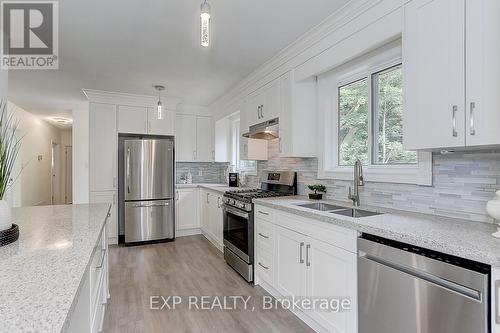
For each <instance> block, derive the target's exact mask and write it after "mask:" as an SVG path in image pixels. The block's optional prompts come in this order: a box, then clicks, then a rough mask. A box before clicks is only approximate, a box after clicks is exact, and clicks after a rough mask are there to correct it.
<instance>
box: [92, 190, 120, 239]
mask: <svg viewBox="0 0 500 333" xmlns="http://www.w3.org/2000/svg"><path fill="white" fill-rule="evenodd" d="M90 203H108V204H111V210H110V212H109V213H110V216H109V217H108V222H107V223H106V229H107V230H106V234H107V235H108V242H109V244H118V217H117V216H118V209H117V205H116V203H117V193H116V191H99V192H90Z"/></svg>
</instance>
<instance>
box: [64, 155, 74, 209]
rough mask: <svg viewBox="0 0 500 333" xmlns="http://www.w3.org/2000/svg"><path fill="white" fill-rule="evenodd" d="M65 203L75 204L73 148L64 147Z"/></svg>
mask: <svg viewBox="0 0 500 333" xmlns="http://www.w3.org/2000/svg"><path fill="white" fill-rule="evenodd" d="M64 203H65V204H66V205H71V204H72V203H73V147H72V146H66V147H64Z"/></svg>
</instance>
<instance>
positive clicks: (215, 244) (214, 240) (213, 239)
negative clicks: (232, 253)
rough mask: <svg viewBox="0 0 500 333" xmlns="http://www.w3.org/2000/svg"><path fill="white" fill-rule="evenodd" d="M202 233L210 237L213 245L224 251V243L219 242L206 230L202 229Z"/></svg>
mask: <svg viewBox="0 0 500 333" xmlns="http://www.w3.org/2000/svg"><path fill="white" fill-rule="evenodd" d="M201 234H202V235H203V236H204V237H205V238H206V239H208V241H209V242H210V243H212V245H213V246H215V247H216V248H217V249H218V250H219V251H220V252H223V251H224V246H223V245H222V244H219V242H217V240H216V239H215V238H213V237H212V236H211V235H210V234H209V233H207V232H205V231H203V230H202V231H201Z"/></svg>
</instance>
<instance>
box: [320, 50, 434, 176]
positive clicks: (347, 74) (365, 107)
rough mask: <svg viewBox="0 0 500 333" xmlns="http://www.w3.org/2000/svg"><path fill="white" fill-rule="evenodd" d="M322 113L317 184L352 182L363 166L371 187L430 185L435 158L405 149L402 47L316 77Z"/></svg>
mask: <svg viewBox="0 0 500 333" xmlns="http://www.w3.org/2000/svg"><path fill="white" fill-rule="evenodd" d="M318 108H319V115H320V117H322V120H321V122H320V123H321V124H323V125H322V127H320V137H321V138H322V139H321V141H320V144H321V151H322V154H321V156H320V159H319V161H318V177H319V178H324V179H342V180H352V172H353V170H352V166H353V165H354V163H355V162H356V160H360V161H361V162H362V164H363V169H364V175H365V179H366V180H367V181H376V182H394V183H407V184H421V185H431V184H432V154H431V153H428V152H418V153H417V152H413V151H407V150H405V149H404V145H403V108H404V106H403V66H402V64H401V44H400V42H399V44H398V42H397V41H396V42H391V44H388V45H387V46H385V47H382V48H380V49H377V50H375V51H372V52H370V53H367V54H365V55H363V56H361V57H359V58H357V59H355V60H353V61H351V62H349V63H347V64H344V65H341V66H338V67H337V68H335V69H333V70H332V71H330V72H327V73H325V74H322V75H320V76H318Z"/></svg>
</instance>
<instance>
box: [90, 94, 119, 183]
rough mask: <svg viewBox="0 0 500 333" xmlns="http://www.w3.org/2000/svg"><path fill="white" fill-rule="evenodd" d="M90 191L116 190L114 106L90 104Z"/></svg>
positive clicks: (116, 151)
mask: <svg viewBox="0 0 500 333" xmlns="http://www.w3.org/2000/svg"><path fill="white" fill-rule="evenodd" d="M89 128H90V133H89V134H90V142H89V151H90V156H89V168H90V170H89V174H90V191H91V192H92V191H114V190H116V189H117V155H118V150H117V134H116V106H115V105H111V104H100V103H90V118H89Z"/></svg>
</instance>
